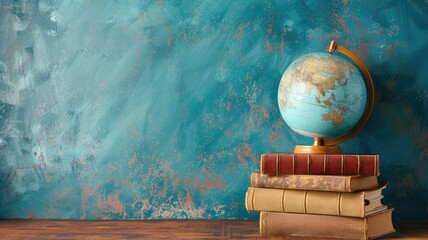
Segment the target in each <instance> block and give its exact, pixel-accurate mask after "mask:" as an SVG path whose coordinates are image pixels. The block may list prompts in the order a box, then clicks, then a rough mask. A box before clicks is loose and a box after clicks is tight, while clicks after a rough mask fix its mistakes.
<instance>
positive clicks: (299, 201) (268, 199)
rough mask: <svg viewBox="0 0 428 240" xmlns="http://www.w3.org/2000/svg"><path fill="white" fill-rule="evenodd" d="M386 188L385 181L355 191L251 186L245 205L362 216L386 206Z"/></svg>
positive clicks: (265, 208) (253, 207) (288, 210)
mask: <svg viewBox="0 0 428 240" xmlns="http://www.w3.org/2000/svg"><path fill="white" fill-rule="evenodd" d="M385 187H386V185H384V184H383V185H381V186H379V187H377V188H375V189H371V190H367V191H360V192H352V193H349V192H348V193H345V192H325V191H311V190H295V189H275V188H255V187H249V188H248V191H247V194H246V197H245V207H246V208H247V210H248V211H267V212H289V213H307V214H323V215H336V216H348V217H360V218H362V217H365V216H367V215H370V214H373V213H375V212H378V211H382V210H384V209H386V206H385V205H382V203H381V201H380V199H382V198H383V196H382V189H384V188H385Z"/></svg>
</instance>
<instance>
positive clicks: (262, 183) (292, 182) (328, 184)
mask: <svg viewBox="0 0 428 240" xmlns="http://www.w3.org/2000/svg"><path fill="white" fill-rule="evenodd" d="M351 178H352V177H351V176H331V175H283V176H268V175H263V174H260V173H252V174H251V186H252V187H261V188H284V189H302V190H304V189H306V190H318V191H332V192H351V191H353V189H351ZM371 187H375V186H371Z"/></svg>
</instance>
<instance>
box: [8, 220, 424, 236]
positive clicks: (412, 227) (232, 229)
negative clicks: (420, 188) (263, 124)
mask: <svg viewBox="0 0 428 240" xmlns="http://www.w3.org/2000/svg"><path fill="white" fill-rule="evenodd" d="M394 226H395V227H396V229H397V232H396V233H394V234H391V235H388V236H387V237H383V238H381V239H408V240H409V239H428V223H427V222H414V223H398V224H394ZM0 239H290V240H291V239H296V240H320V239H321V238H312V237H304V238H296V237H281V236H268V237H264V236H261V235H259V233H258V221H254V220H141V221H111V220H101V221H78V220H0Z"/></svg>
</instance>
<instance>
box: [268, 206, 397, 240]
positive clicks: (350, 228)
mask: <svg viewBox="0 0 428 240" xmlns="http://www.w3.org/2000/svg"><path fill="white" fill-rule="evenodd" d="M391 215H392V209H387V210H383V211H381V212H378V213H376V214H372V215H370V216H367V217H364V218H355V217H339V216H328V215H312V214H296V213H275V212H261V213H260V234H263V235H282V236H302V237H303V236H304V237H323V238H328V239H331V238H344V239H374V238H377V237H381V236H384V235H386V234H389V233H392V232H395V229H394V226H393V225H392V219H391Z"/></svg>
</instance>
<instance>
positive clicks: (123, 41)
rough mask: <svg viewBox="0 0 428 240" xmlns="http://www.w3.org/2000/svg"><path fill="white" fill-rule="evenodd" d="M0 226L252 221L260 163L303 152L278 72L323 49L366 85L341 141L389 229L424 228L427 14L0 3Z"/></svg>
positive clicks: (327, 7) (343, 5)
mask: <svg viewBox="0 0 428 240" xmlns="http://www.w3.org/2000/svg"><path fill="white" fill-rule="evenodd" d="M0 4H1V5H0V204H1V205H0V206H1V207H0V218H67V219H158V218H174V219H175V218H253V219H256V218H257V217H258V215H257V214H252V213H251V214H250V213H247V212H246V210H245V206H244V198H245V191H246V189H247V187H248V186H249V175H250V173H251V172H253V171H256V170H257V169H259V165H258V164H259V163H258V161H259V156H260V154H262V153H265V152H272V151H275V152H278V151H283V152H287V151H291V150H292V149H293V147H294V146H295V145H296V144H302V143H303V144H304V143H310V142H311V140H310V139H307V138H304V137H302V136H299V135H298V134H296V133H294V132H292V131H291V130H290V129H289V128H288V126H286V125H285V124H284V122H283V120H282V119H281V117H280V114H279V110H278V107H277V100H276V95H277V87H278V84H279V81H280V78H281V75H282V73H283V71H284V70H285V69H286V67H287V66H288V65H289V64H290V63H291V62H292V61H293V60H295V59H296V58H297V57H299V56H301V55H303V54H306V53H310V52H315V51H323V50H325V49H326V47H327V46H328V44H329V42H330V40H332V39H335V40H337V41H338V42H339V43H340V44H341V45H343V46H345V47H347V48H349V49H350V50H352V51H354V52H355V53H356V54H357V55H359V56H360V57H361V58H362V59H363V60H364V62H365V63H366V65H367V67H368V68H369V70H370V72H371V74H372V76H373V79H374V81H375V83H374V84H375V88H376V99H375V107H374V112H373V114H372V116H371V118H370V120H369V122H368V124H367V125H366V126H365V128H364V129H363V130H362V131H361V132H360V133H359V134H358V135H357V136H356V137H355V138H353V139H351V140H349V141H347V142H345V143H343V144H342V147H343V149H344V152H346V153H376V154H380V156H381V178H383V179H385V180H388V181H389V185H388V188H387V189H386V191H385V201H384V202H385V203H386V204H388V205H390V206H391V207H395V208H396V210H395V212H394V219H397V220H409V219H410V220H418V219H425V220H427V219H428V195H427V194H426V193H427V191H428V97H427V95H428V60H427V56H428V3H427V2H426V1H395V0H390V1H347V0H343V1H317V0H313V1H282V0H281V1H270V0H268V1H264V0H263V1H262V0H254V1H240V0H239V1H227V0H219V1H214V0H199V1H193V0H186V1H178V0H177V1H168V0H159V1H112V0H109V1H59V0H41V1H7V0H5V1H1V3H0Z"/></svg>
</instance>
